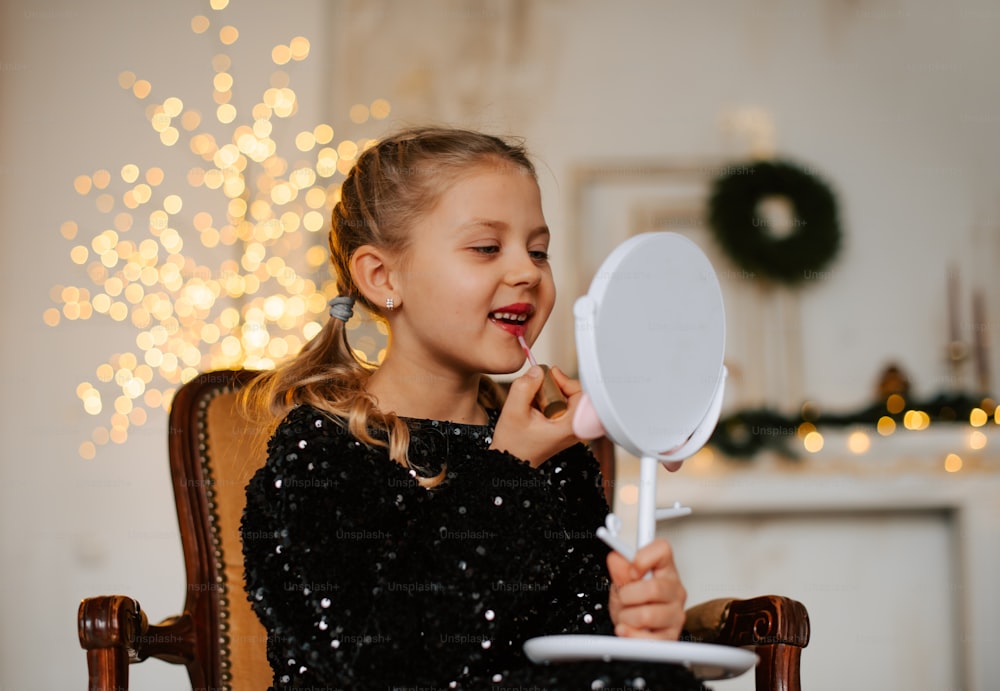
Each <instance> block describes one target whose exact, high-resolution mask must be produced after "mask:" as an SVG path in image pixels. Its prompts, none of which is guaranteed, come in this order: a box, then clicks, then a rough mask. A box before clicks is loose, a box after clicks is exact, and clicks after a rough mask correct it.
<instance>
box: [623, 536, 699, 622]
mask: <svg viewBox="0 0 1000 691" xmlns="http://www.w3.org/2000/svg"><path fill="white" fill-rule="evenodd" d="M647 572H652V574H653V575H652V577H651V578H643V576H644V575H645V574H646V573H647ZM608 573H609V574H610V575H611V594H610V595H609V596H608V611H609V613H610V614H611V621H612V622H614V625H615V635H616V636H628V637H631V638H655V639H660V640H668V641H676V640H677V639H678V638H680V635H681V629H682V628H683V627H684V603H685V602H686V601H687V592H686V591H685V590H684V586H683V585H682V584H681V578H680V576H679V575H678V573H677V567H676V566H674V553H673V550H672V549H671V547H670V544H669V543H668V542H667V541H666V540H663V539H656V540H653V541H652V542H651V543H649V544H648V545H646V546H645V547H643V548H642V549H640V550H639V551H638V552H636V555H635V560H634V561H633V562H631V563H629V561H628V560H626V559H625V557H623V556H622V555H620V554H619V553H618V552H611V553H610V554H608Z"/></svg>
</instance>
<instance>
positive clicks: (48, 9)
mask: <svg viewBox="0 0 1000 691" xmlns="http://www.w3.org/2000/svg"><path fill="white" fill-rule="evenodd" d="M0 13H2V14H0V99H2V105H0V157H2V158H0V182H2V184H0V214H2V225H0V228H2V233H3V238H4V240H5V244H4V249H5V251H4V252H2V253H0V262H2V269H0V285H2V295H3V296H4V299H3V300H2V303H0V304H2V316H3V320H2V323H4V324H5V325H6V326H7V328H6V329H5V330H4V332H3V333H4V336H3V337H2V338H0V363H2V367H3V375H4V376H3V382H4V384H5V391H6V395H5V396H4V407H3V412H4V415H3V416H2V417H0V437H2V439H3V442H2V443H3V446H2V448H3V457H2V462H0V519H2V520H0V536H2V537H0V554H2V555H3V557H2V559H3V561H2V564H3V565H2V567H0V568H2V570H0V573H2V583H3V587H2V588H0V688H3V689H52V688H72V687H73V686H74V685H76V686H78V685H80V684H82V683H83V681H82V680H83V676H84V674H85V671H84V670H85V665H84V657H83V652H82V651H80V650H79V648H78V647H77V643H76V634H75V611H76V605H77V602H78V600H79V598H81V597H84V596H87V595H93V594H98V593H111V592H120V593H126V594H132V595H134V596H136V597H137V598H138V599H139V600H140V601H141V602H142V604H143V606H144V607H145V608H146V609H147V611H148V612H149V614H150V616H151V618H153V619H157V618H159V617H160V616H166V615H168V614H172V613H174V612H175V611H176V610H177V609H178V607H179V606H180V604H181V602H182V601H183V595H184V592H183V588H184V586H183V583H182V579H183V572H182V566H181V561H180V545H179V540H178V538H177V535H176V524H175V519H174V516H173V506H172V497H171V496H170V493H169V490H168V483H167V478H166V465H165V463H166V461H165V443H164V442H165V437H166V435H165V426H166V423H165V416H162V415H161V416H160V417H159V418H155V419H152V420H151V421H150V422H149V424H147V425H146V426H145V427H144V428H141V430H139V431H138V432H133V434H132V436H131V438H130V440H129V442H128V443H127V444H126V445H125V446H124V447H114V446H109V447H104V448H102V449H101V450H100V452H99V455H98V456H97V458H96V459H94V460H93V461H83V460H81V459H80V458H79V457H78V456H77V451H76V449H77V446H78V445H79V443H80V441H81V440H82V439H84V438H86V436H87V435H88V434H89V430H90V429H91V427H92V426H93V423H94V421H93V419H92V418H90V417H89V416H87V415H86V414H84V413H83V411H82V409H81V407H80V404H79V401H78V399H77V398H76V396H75V394H74V389H75V387H76V385H77V384H78V383H79V382H80V381H83V380H85V379H92V378H93V370H94V367H95V366H96V365H97V364H98V363H100V362H101V361H103V359H104V358H106V357H107V355H108V354H109V353H111V352H119V351H122V350H127V349H131V348H132V340H131V339H132V338H133V337H134V332H133V331H132V330H131V329H129V328H128V327H122V326H113V325H108V324H105V323H104V322H102V321H100V320H97V319H92V320H89V321H86V322H65V323H63V324H62V325H61V326H59V327H58V328H56V329H51V328H49V327H46V326H44V325H43V323H42V321H41V314H42V312H43V311H44V310H45V309H46V308H47V307H49V306H51V305H52V303H51V302H50V300H49V297H48V294H49V290H50V288H51V287H52V286H53V285H55V284H59V283H79V281H80V278H79V275H78V274H77V273H75V272H76V267H75V266H74V265H72V264H71V262H70V261H69V259H68V251H69V248H70V243H68V242H66V241H65V240H63V239H62V238H61V237H60V236H59V226H60V224H61V223H62V222H63V221H65V220H67V219H77V220H80V219H84V218H86V217H88V215H92V214H94V212H93V206H92V201H91V200H90V199H83V198H81V197H79V196H78V195H76V194H75V193H74V192H73V190H72V180H73V178H74V177H75V176H76V175H78V174H81V173H90V172H92V171H93V170H95V169H96V168H101V167H104V168H108V169H110V170H112V171H114V170H117V169H118V168H119V167H120V166H121V165H124V164H125V163H129V162H135V163H138V164H139V165H141V166H148V165H153V164H158V165H163V166H164V167H165V168H167V166H172V168H168V173H170V172H171V171H172V170H173V171H176V172H177V174H178V175H183V172H184V171H186V167H187V166H188V165H190V155H185V153H184V152H183V151H173V150H171V151H166V150H164V149H163V147H162V146H161V145H160V144H159V142H158V141H157V140H156V138H155V135H154V133H153V132H152V131H151V130H150V129H149V125H148V124H147V123H146V120H145V118H144V116H143V113H142V106H141V105H139V104H138V103H137V102H136V101H135V99H134V98H132V97H131V96H130V95H128V94H127V93H125V92H123V91H122V90H121V89H120V88H119V87H118V86H117V83H116V80H117V75H118V73H119V72H120V71H122V70H125V69H131V70H134V71H136V72H137V73H139V74H140V76H144V77H146V78H148V79H150V81H152V82H153V84H154V89H156V90H155V91H154V98H157V99H162V98H163V97H164V96H166V95H178V96H182V97H183V98H185V100H189V99H191V100H193V101H198V102H199V106H200V107H202V108H203V109H204V108H205V107H206V106H207V105H208V104H209V103H210V96H211V91H210V81H209V80H210V79H211V74H212V72H211V68H210V66H209V59H210V57H211V55H212V54H213V53H214V52H216V50H215V44H214V43H213V42H212V41H211V40H209V39H208V38H207V37H204V36H195V35H193V34H192V33H191V30H190V28H189V22H190V19H191V17H192V16H193V15H195V14H199V13H205V14H210V13H211V11H210V10H209V9H208V7H207V3H202V2H195V1H194V0H183V1H181V2H172V3H169V4H168V3H154V2H151V1H143V2H135V1H132V2H127V1H126V0H103V1H102V2H99V3H98V2H92V3H86V4H81V3H74V2H71V1H70V0H51V1H42V0H39V1H32V0H8V1H6V2H3V3H2V4H0ZM226 13H227V14H226V22H230V23H233V24H236V25H237V26H238V27H239V28H240V31H241V39H240V41H239V42H238V44H237V46H236V47H235V48H234V49H233V54H234V56H237V57H238V62H237V67H236V68H234V73H235V74H236V75H237V77H238V78H239V77H240V76H241V75H242V76H244V78H245V79H246V80H247V81H246V82H244V83H246V84H247V88H251V85H256V84H257V83H258V82H255V81H254V76H256V75H257V74H259V72H258V71H262V70H265V69H266V68H265V65H266V58H267V56H268V54H269V53H270V48H271V46H273V45H275V44H276V43H279V42H287V41H288V40H289V39H290V38H291V37H292V36H295V35H298V34H302V35H305V36H307V37H308V38H310V40H311V41H312V42H313V57H311V58H310V60H309V62H308V63H306V64H303V65H301V66H297V67H296V68H295V69H296V70H297V71H296V72H295V74H296V80H297V82H296V86H297V88H298V91H299V95H300V99H301V102H302V105H303V108H304V111H305V112H303V113H301V114H300V118H301V120H302V121H303V122H305V123H308V124H315V123H317V122H320V121H322V120H326V121H329V122H331V123H332V124H334V126H335V127H337V126H338V124H340V123H344V124H345V131H346V130H348V129H349V130H350V131H352V132H355V133H357V134H359V135H360V134H364V135H366V136H369V135H370V136H375V135H377V134H378V133H379V132H380V131H381V130H382V128H383V125H384V124H386V123H383V124H371V125H368V126H366V127H363V128H352V127H351V126H350V124H349V122H348V121H347V118H346V111H347V108H348V107H349V106H350V105H352V104H353V103H355V102H363V103H369V102H371V101H372V100H373V99H375V98H379V97H384V98H388V99H389V100H390V101H391V102H392V103H393V106H394V111H393V116H392V118H390V120H391V122H389V123H387V124H389V125H393V124H401V123H414V122H421V121H424V120H426V119H433V120H436V121H445V122H452V123H467V124H472V125H476V126H482V127H486V128H489V129H492V130H495V131H500V132H511V133H515V134H521V135H524V136H525V137H526V138H527V140H528V144H529V146H530V147H531V149H532V150H533V151H534V152H535V153H536V155H537V156H538V158H539V159H541V161H542V168H543V169H546V170H548V171H550V173H548V174H546V173H543V176H542V177H543V180H542V184H543V188H544V189H543V193H544V194H545V198H546V213H547V216H548V220H549V222H550V225H552V226H553V228H555V230H556V233H557V241H556V242H557V245H556V248H557V255H556V270H557V272H560V273H561V275H563V276H569V275H571V272H572V267H571V266H568V265H567V264H568V257H569V256H570V252H569V248H570V247H571V244H572V242H573V240H572V231H573V229H572V228H566V227H565V221H566V209H565V205H566V202H567V193H568V184H569V180H568V177H569V174H570V171H571V170H572V168H573V167H574V166H576V165H579V164H581V163H584V162H594V161H600V160H603V159H607V158H616V159H617V158H622V157H652V158H658V159H664V160H668V159H674V158H677V159H683V158H689V157H702V156H708V157H720V156H728V155H733V154H736V153H740V152H742V151H743V144H742V143H741V142H740V141H738V140H734V139H733V138H732V137H727V136H726V135H725V134H724V133H723V131H722V129H721V127H720V119H721V117H722V116H723V115H724V114H725V113H726V112H728V111H730V110H731V109H733V108H736V107H742V106H759V107H763V108H766V109H767V110H769V111H770V112H771V113H772V114H773V117H774V121H775V124H776V128H777V143H778V146H779V150H780V151H781V152H783V153H786V154H788V155H790V156H794V157H795V158H797V159H800V160H803V161H805V162H808V163H810V164H811V165H813V166H815V167H816V168H817V169H818V170H820V171H823V172H824V173H825V174H826V176H827V178H828V179H829V180H830V181H831V182H832V183H833V184H834V185H835V186H836V188H837V191H838V193H839V195H840V200H841V204H842V213H843V219H844V228H845V233H846V238H845V239H846V243H845V249H844V253H843V255H842V257H841V259H840V260H839V262H838V263H837V264H836V265H835V266H834V267H833V269H832V271H831V273H830V275H829V277H827V278H825V279H824V280H820V281H817V282H816V283H815V285H812V286H810V287H809V289H808V291H807V292H805V293H804V296H803V298H802V307H803V320H802V323H803V330H802V339H803V347H804V352H805V383H804V388H805V393H806V394H807V395H809V396H810V397H813V398H814V399H816V400H819V401H821V402H823V403H825V404H827V405H829V406H831V407H838V406H846V407H852V406H856V405H859V404H863V403H865V402H867V401H868V400H869V395H870V391H871V389H872V385H873V381H874V378H875V377H876V375H877V373H878V371H879V370H880V369H881V367H882V366H883V365H884V364H885V362H886V360H888V359H890V358H892V359H897V360H899V361H900V362H901V363H902V364H903V365H904V367H906V368H907V369H908V370H909V371H910V373H911V375H912V376H913V378H914V379H915V384H916V385H917V387H918V390H919V391H920V392H921V393H924V394H929V393H931V392H933V391H935V390H937V389H938V388H940V386H941V384H942V382H943V380H944V375H945V370H944V368H943V364H942V350H943V347H944V339H945V334H946V311H945V290H944V285H945V271H946V267H947V265H948V264H949V263H951V262H955V263H960V265H961V269H962V277H963V281H964V283H965V285H964V286H963V288H964V289H966V290H968V287H969V283H970V282H971V281H972V280H973V279H975V281H976V282H977V283H978V284H979V285H981V286H983V287H984V288H988V286H989V284H990V282H991V280H992V273H993V272H994V271H995V269H996V268H997V266H998V265H1000V239H998V232H1000V231H998V228H1000V208H998V206H1000V202H998V201H997V191H998V188H1000V174H998V169H997V166H996V161H997V160H998V154H1000V140H998V139H997V137H996V136H995V130H996V125H997V124H998V123H1000V82H998V81H997V80H996V78H995V74H994V71H995V66H996V65H997V64H998V62H1000V60H998V58H1000V55H998V52H1000V48H998V47H997V46H996V44H995V41H991V38H992V37H995V34H996V29H997V27H998V24H1000V9H997V8H996V6H995V3H992V2H990V1H988V0H981V1H978V2H977V1H975V0H963V1H962V2H956V3H950V4H948V5H943V4H939V3H934V2H932V1H931V0H922V1H921V2H909V3H904V2H902V1H901V0H900V1H897V2H874V1H868V0H858V1H857V2H840V1H836V0H827V1H821V0H813V1H812V2H802V3H796V2H793V0H784V1H782V0H757V1H755V2H747V3H738V4H737V3H726V2H718V1H710V2H699V3H694V2H656V1H654V0H648V1H645V2H640V1H638V0H633V1H631V2H619V3H605V2H599V1H597V0H576V1H574V0H545V1H541V2H503V1H501V0H496V1H494V2H460V1H458V0H455V1H454V2H446V1H444V0H440V1H435V2H427V3H408V2H402V1H401V0H396V1H393V2H387V1H384V0H383V1H375V2H359V1H347V0H345V1H343V2H325V3H324V2H321V1H320V0H309V1H308V2H307V1H306V0H298V1H297V2H292V3H283V4H278V3H258V4H257V5H256V6H254V7H248V6H246V5H241V4H240V3H234V7H233V8H230V9H228V10H226ZM216 26H217V25H216ZM269 71H270V70H269V69H267V72H268V73H269ZM253 88H258V87H256V86H254V87H253ZM237 93H238V94H239V89H238V88H237ZM238 98H242V96H238ZM94 217H96V216H94ZM568 281H569V279H568V278H567V279H564V288H563V294H562V304H563V306H564V308H565V307H567V306H568V305H569V304H570V303H571V297H572V295H571V294H570V293H569V292H568V291H567V289H566V287H565V286H566V284H567V282H568ZM570 285H572V284H570ZM994 294H995V291H994ZM988 299H989V300H990V302H989V304H988V307H989V315H988V319H987V324H988V328H989V330H990V334H991V336H992V337H993V342H994V343H1000V304H998V303H1000V298H994V297H993V295H990V296H989V297H988ZM966 302H967V301H966ZM965 323H966V325H968V317H967V316H966V317H965ZM967 328H968V327H967ZM548 338H549V342H548V345H546V346H544V347H545V348H547V349H548V351H549V352H555V351H556V350H557V348H556V347H555V344H554V343H553V339H554V335H552V334H550V335H549V337H548ZM993 371H994V372H995V373H997V376H1000V358H998V356H997V354H996V353H995V354H994V356H993ZM997 376H994V381H997ZM133 674H134V677H135V679H136V686H137V687H141V688H150V689H153V688H163V689H167V688H171V689H173V688H179V687H181V686H182V685H183V679H184V677H183V675H182V674H181V673H180V670H178V669H169V668H168V667H167V666H165V665H160V664H153V665H141V666H139V667H138V668H133Z"/></svg>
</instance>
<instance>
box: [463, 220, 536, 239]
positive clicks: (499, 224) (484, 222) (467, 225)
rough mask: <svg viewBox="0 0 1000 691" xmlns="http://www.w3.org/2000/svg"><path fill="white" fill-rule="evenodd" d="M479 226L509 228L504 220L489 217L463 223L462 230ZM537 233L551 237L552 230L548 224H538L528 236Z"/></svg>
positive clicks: (533, 235)
mask: <svg viewBox="0 0 1000 691" xmlns="http://www.w3.org/2000/svg"><path fill="white" fill-rule="evenodd" d="M479 226H486V227H487V228H493V229H495V230H508V229H509V227H510V226H508V225H507V224H506V223H504V222H503V221H497V220H493V219H489V218H474V219H472V220H471V221H468V222H466V223H463V224H462V225H461V227H460V228H461V230H463V231H464V230H471V229H473V228H476V227H479ZM536 235H548V236H550V237H551V235H552V232H551V231H550V230H549V227H548V226H538V227H537V228H532V229H531V230H530V231H529V232H528V237H535V236H536Z"/></svg>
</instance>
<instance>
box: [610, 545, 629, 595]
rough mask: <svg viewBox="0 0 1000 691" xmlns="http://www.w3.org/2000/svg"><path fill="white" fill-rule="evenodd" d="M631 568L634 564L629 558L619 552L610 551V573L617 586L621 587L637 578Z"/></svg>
mask: <svg viewBox="0 0 1000 691" xmlns="http://www.w3.org/2000/svg"><path fill="white" fill-rule="evenodd" d="M631 569H632V565H631V564H630V563H629V561H628V559H626V558H625V557H623V556H622V555H620V554H619V553H618V552H615V551H611V552H608V575H610V576H611V582H612V583H614V584H615V586H617V587H621V586H623V585H625V584H627V583H631V582H632V581H633V580H635V579H634V578H633V577H632V575H631V573H630V571H631Z"/></svg>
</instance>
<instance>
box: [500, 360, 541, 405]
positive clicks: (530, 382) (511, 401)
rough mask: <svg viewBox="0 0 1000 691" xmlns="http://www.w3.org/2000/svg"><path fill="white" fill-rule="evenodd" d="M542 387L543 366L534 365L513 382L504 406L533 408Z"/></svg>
mask: <svg viewBox="0 0 1000 691" xmlns="http://www.w3.org/2000/svg"><path fill="white" fill-rule="evenodd" d="M540 388H542V368H541V367H539V366H538V365H532V366H531V367H529V368H528V371H527V372H525V373H524V374H523V375H522V376H520V377H518V378H517V379H515V380H514V381H513V382H511V385H510V391H509V392H508V393H507V401H506V402H505V403H504V407H506V406H507V405H510V406H511V407H512V408H513V409H514V410H526V409H528V408H531V404H532V401H533V400H534V398H535V394H536V393H538V390H539V389H540Z"/></svg>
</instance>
